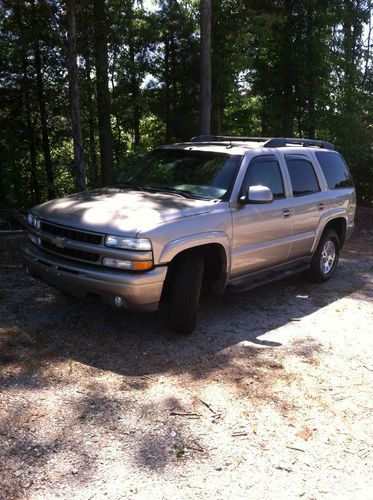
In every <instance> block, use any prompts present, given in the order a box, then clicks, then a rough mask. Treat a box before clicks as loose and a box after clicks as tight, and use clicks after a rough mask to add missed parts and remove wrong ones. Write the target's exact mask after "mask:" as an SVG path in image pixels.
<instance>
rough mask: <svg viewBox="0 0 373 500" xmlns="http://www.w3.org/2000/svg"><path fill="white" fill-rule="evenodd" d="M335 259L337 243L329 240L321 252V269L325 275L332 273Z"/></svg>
mask: <svg viewBox="0 0 373 500" xmlns="http://www.w3.org/2000/svg"><path fill="white" fill-rule="evenodd" d="M335 258H336V248H335V243H334V241H332V240H328V241H327V242H326V243H325V245H324V247H323V249H322V251H321V259H320V268H321V272H322V273H323V274H328V273H329V272H330V271H331V269H332V268H333V265H334V262H335Z"/></svg>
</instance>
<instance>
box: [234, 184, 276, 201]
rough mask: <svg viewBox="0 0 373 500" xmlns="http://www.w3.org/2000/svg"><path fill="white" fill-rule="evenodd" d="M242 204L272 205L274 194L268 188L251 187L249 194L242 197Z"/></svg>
mask: <svg viewBox="0 0 373 500" xmlns="http://www.w3.org/2000/svg"><path fill="white" fill-rule="evenodd" d="M240 201H241V203H244V204H249V203H258V204H259V203H272V202H273V193H272V191H271V190H270V189H269V187H267V186H250V187H249V190H248V191H247V194H246V195H244V196H241V198H240Z"/></svg>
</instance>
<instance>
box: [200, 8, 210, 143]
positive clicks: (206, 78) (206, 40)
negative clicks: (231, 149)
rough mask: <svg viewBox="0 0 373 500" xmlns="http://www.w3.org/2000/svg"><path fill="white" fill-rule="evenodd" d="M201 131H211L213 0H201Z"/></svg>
mask: <svg viewBox="0 0 373 500" xmlns="http://www.w3.org/2000/svg"><path fill="white" fill-rule="evenodd" d="M200 26H201V79H200V133H201V134H202V135H209V134H210V133H211V0H201V3H200Z"/></svg>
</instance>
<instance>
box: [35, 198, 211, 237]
mask: <svg viewBox="0 0 373 500" xmlns="http://www.w3.org/2000/svg"><path fill="white" fill-rule="evenodd" d="M213 208H214V204H213V202H212V201H209V200H207V201H206V200H193V199H188V198H180V197H178V196H172V195H168V194H160V193H146V192H140V191H124V190H121V189H99V190H95V191H86V192H83V193H77V194H73V195H70V196H66V197H65V198H58V199H56V200H51V201H47V202H46V203H43V204H42V205H38V206H37V207H35V208H34V209H33V210H32V213H34V214H35V215H36V216H37V217H40V218H42V219H45V220H48V221H51V222H55V223H56V224H61V225H63V226H70V227H74V228H77V229H86V230H88V231H95V232H100V233H106V234H108V233H113V234H118V235H121V234H123V235H126V236H136V234H137V233H138V232H139V231H146V230H149V229H152V228H153V227H154V226H157V225H158V224H162V223H163V222H169V221H171V220H174V219H179V218H181V217H190V216H193V215H198V214H203V213H206V212H210V211H212V210H213Z"/></svg>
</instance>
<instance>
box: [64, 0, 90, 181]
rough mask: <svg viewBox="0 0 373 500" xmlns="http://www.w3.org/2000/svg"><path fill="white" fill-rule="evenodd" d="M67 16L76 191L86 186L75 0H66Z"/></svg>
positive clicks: (68, 68)
mask: <svg viewBox="0 0 373 500" xmlns="http://www.w3.org/2000/svg"><path fill="white" fill-rule="evenodd" d="M66 16H67V27H68V28H67V70H68V79H69V100H70V110H71V131H72V136H73V141H74V171H75V172H74V173H75V182H76V187H77V189H78V191H84V190H85V188H86V173H85V161H84V146H83V135H82V127H81V122H80V103H79V87H78V65H77V51H76V36H77V34H76V2H75V0H66Z"/></svg>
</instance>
